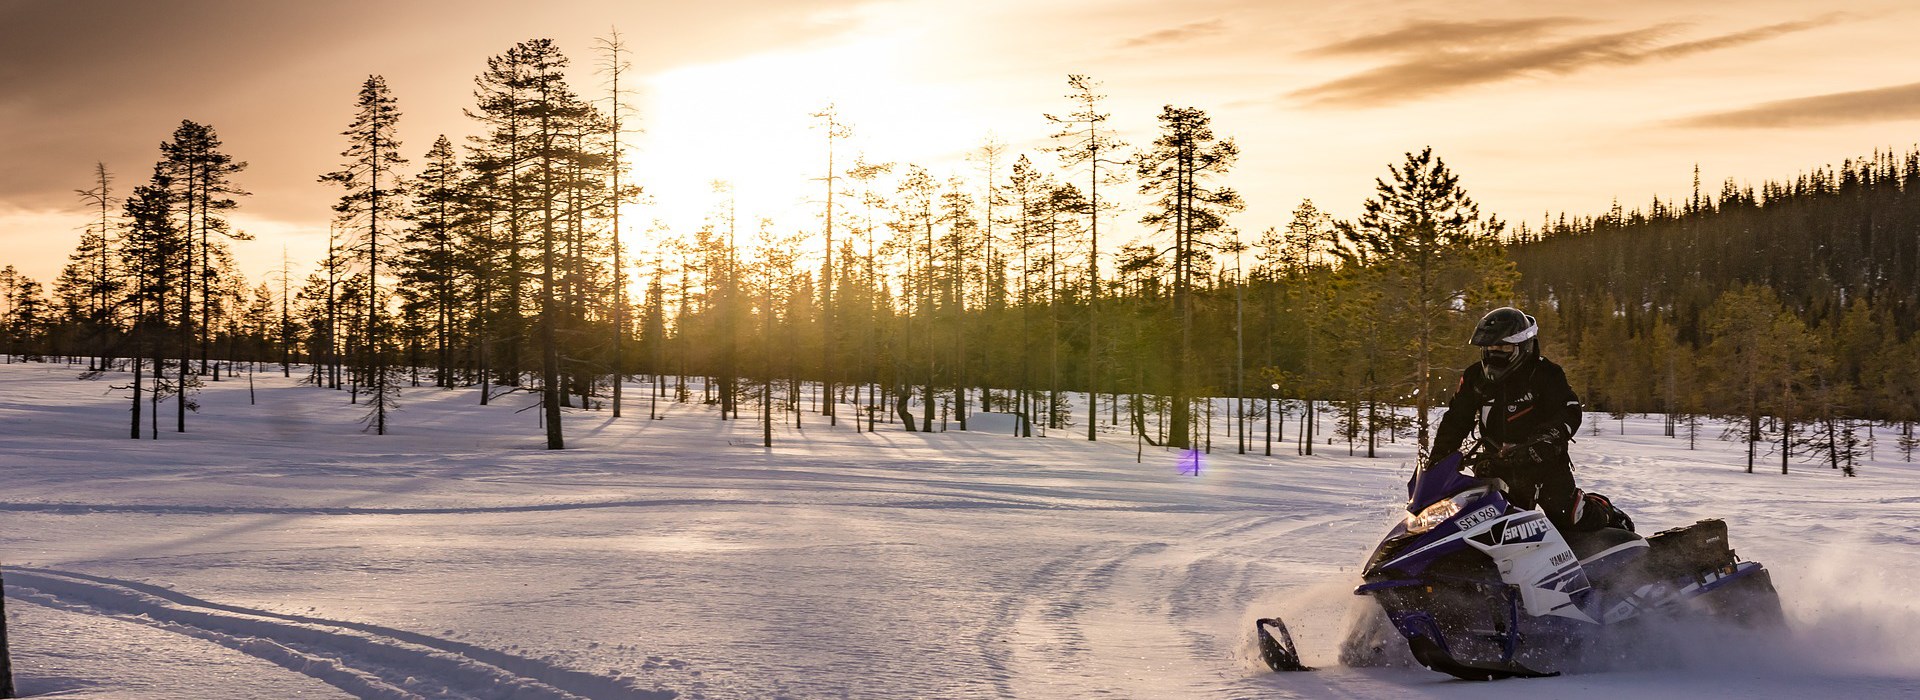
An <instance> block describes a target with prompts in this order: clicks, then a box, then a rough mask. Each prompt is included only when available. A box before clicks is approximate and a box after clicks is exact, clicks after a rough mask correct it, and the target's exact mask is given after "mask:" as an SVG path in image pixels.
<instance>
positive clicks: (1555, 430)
mask: <svg viewBox="0 0 1920 700" xmlns="http://www.w3.org/2000/svg"><path fill="white" fill-rule="evenodd" d="M1566 451H1567V429H1566V428H1564V427H1561V426H1558V425H1556V426H1552V427H1549V428H1547V429H1546V430H1542V431H1540V434H1539V435H1535V436H1533V439H1532V440H1528V441H1526V442H1523V443H1520V444H1518V445H1514V446H1513V447H1509V448H1507V449H1505V450H1501V451H1500V456H1502V457H1508V458H1514V459H1523V460H1525V461H1527V462H1530V463H1534V464H1538V463H1541V462H1545V461H1547V460H1550V459H1553V458H1555V457H1558V456H1559V455H1560V454H1561V453H1564V452H1566Z"/></svg>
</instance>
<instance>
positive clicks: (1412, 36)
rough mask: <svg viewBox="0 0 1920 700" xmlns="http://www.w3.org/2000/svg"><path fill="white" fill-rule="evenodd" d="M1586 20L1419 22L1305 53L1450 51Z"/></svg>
mask: <svg viewBox="0 0 1920 700" xmlns="http://www.w3.org/2000/svg"><path fill="white" fill-rule="evenodd" d="M1586 21H1587V20H1583V19H1580V18H1577V17H1532V18H1527V19H1488V20H1479V21H1474V22H1448V21H1417V22H1412V23H1409V24H1407V25H1406V26H1404V27H1401V28H1399V29H1395V30H1393V31H1389V32H1385V33H1381V34H1369V35H1367V36H1362V37H1355V38H1352V39H1347V40H1344V41H1338V42H1335V43H1332V44H1327V45H1325V46H1321V47H1318V48H1313V49H1308V50H1306V51H1304V52H1302V53H1303V54H1304V55H1308V56H1341V55H1352V54H1370V53H1407V52H1411V51H1414V50H1420V49H1432V48H1447V47H1452V46H1457V45H1459V44H1461V43H1463V42H1469V41H1489V40H1497V39H1506V38H1511V37H1515V36H1530V35H1534V34H1537V33H1539V32H1541V31H1542V30H1547V29H1554V28H1558V27H1564V26H1567V25H1572V24H1581V23H1584V22H1586Z"/></svg>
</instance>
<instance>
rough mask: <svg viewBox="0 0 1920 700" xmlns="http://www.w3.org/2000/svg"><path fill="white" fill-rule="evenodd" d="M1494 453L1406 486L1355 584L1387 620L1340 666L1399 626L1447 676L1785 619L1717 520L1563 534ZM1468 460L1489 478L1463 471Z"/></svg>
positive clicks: (1374, 649) (1526, 669) (1359, 639)
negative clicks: (1648, 533) (1680, 630)
mask: <svg viewBox="0 0 1920 700" xmlns="http://www.w3.org/2000/svg"><path fill="white" fill-rule="evenodd" d="M1493 462H1494V460H1491V459H1488V458H1487V455H1486V453H1485V452H1484V451H1482V450H1478V449H1470V450H1468V452H1467V454H1462V453H1460V452H1455V453H1453V454H1450V455H1448V456H1446V457H1445V458H1442V459H1440V460H1438V461H1436V462H1434V463H1433V464H1432V465H1431V466H1429V467H1428V468H1426V469H1423V470H1420V471H1418V472H1416V473H1415V474H1414V476H1413V477H1412V478H1411V479H1409V480H1408V481H1407V495H1408V501H1407V512H1408V515H1407V516H1406V517H1405V518H1403V519H1402V520H1401V522H1400V523H1398V524H1396V525H1394V527H1393V529H1392V531H1390V532H1388V533H1387V537H1386V539H1385V540H1383V541H1382V542H1381V543H1380V545H1379V546H1378V547H1377V548H1376V549H1375V550H1374V552H1373V555H1372V556H1371V557H1369V558H1368V559H1367V563H1366V566H1365V568H1364V569H1363V570H1362V578H1363V582H1362V584H1361V585H1360V586H1359V587H1358V588H1356V589H1354V593H1355V594H1356V595H1361V596H1368V597H1370V598H1371V599H1372V600H1373V601H1374V602H1375V603H1377V609H1376V610H1374V611H1373V615H1374V617H1376V618H1383V619H1382V622H1383V623H1384V624H1380V625H1375V626H1370V625H1365V624H1362V625H1359V626H1357V627H1356V629H1355V630H1353V631H1350V633H1349V637H1348V639H1347V640H1346V641H1345V642H1343V643H1342V650H1341V657H1342V662H1343V663H1348V664H1349V665H1363V664H1364V663H1366V662H1365V659H1369V658H1380V657H1381V656H1383V655H1384V654H1385V652H1386V650H1385V649H1384V647H1385V646H1386V645H1389V644H1392V643H1395V640H1393V639H1392V638H1391V637H1392V636H1393V635H1394V634H1395V633H1398V636H1400V637H1404V638H1405V640H1406V644H1407V647H1408V650H1409V651H1411V653H1412V656H1413V659H1414V661H1416V662H1418V663H1419V664H1420V665H1421V666H1425V667H1426V668H1428V669H1431V670H1434V671H1439V672H1441V673H1445V674H1448V675H1451V676H1454V677H1457V678H1462V679H1469V680H1494V679H1499V678H1510V677H1540V676H1554V675H1559V673H1561V672H1562V671H1563V670H1570V669H1578V668H1584V667H1588V666H1594V665H1599V664H1602V663H1604V659H1605V658H1607V655H1608V654H1610V653H1612V652H1611V651H1610V650H1618V649H1620V648H1622V647H1623V646H1624V647H1631V646H1632V645H1634V644H1636V643H1637V641H1647V640H1646V639H1645V638H1646V637H1648V636H1650V635H1651V634H1653V633H1654V630H1657V629H1658V627H1657V625H1659V624H1664V623H1678V624H1687V623H1689V622H1697V621H1699V620H1700V619H1702V618H1704V619H1708V620H1716V621H1721V622H1725V623H1731V624H1736V625H1741V626H1745V627H1754V628H1770V627H1778V626H1781V625H1783V624H1784V616H1783V614H1782V612H1781V609H1780V599H1779V596H1778V594H1777V593H1776V592H1775V591H1774V588H1773V582H1772V578H1771V576H1770V574H1768V572H1767V569H1766V567H1764V566H1761V565H1760V564H1759V563H1757V562H1752V561H1743V560H1741V559H1740V558H1739V557H1738V556H1737V555H1736V554H1735V553H1734V551H1733V549H1731V548H1730V547H1729V546H1728V543H1727V527H1726V523H1725V522H1724V521H1721V520H1717V519H1716V520H1702V521H1699V522H1697V523H1694V524H1693V525H1689V526H1686V527H1680V528H1674V529H1671V530H1666V531H1663V532H1660V533H1658V534H1655V535H1653V536H1652V537H1645V538H1643V537H1641V536H1640V535H1638V534H1635V533H1633V532H1632V531H1629V530H1625V529H1619V528H1601V529H1599V530H1596V531H1593V532H1578V533H1564V534H1563V533H1561V532H1560V531H1559V529H1558V528H1556V527H1554V525H1553V523H1551V522H1549V521H1548V520H1547V517H1546V514H1544V513H1542V512H1540V511H1538V510H1522V509H1520V508H1517V507H1515V506H1514V505H1513V504H1512V503H1510V502H1509V501H1508V500H1507V494H1506V488H1507V487H1506V482H1505V481H1502V480H1501V479H1499V478H1497V473H1495V470H1494V468H1493V466H1492V463H1493ZM1468 466H1473V467H1474V470H1473V471H1474V473H1475V474H1486V476H1484V477H1482V476H1470V475H1468V474H1466V473H1463V469H1465V468H1466V467H1468ZM1381 613H1384V614H1381ZM1254 633H1255V635H1256V636H1257V637H1258V640H1259V647H1260V654H1261V658H1262V659H1263V660H1264V661H1265V662H1266V664H1267V665H1268V666H1269V667H1271V668H1272V669H1273V670H1275V671H1302V670H1310V669H1308V668H1307V667H1306V666H1304V665H1302V664H1301V662H1300V655H1299V652H1298V649H1297V648H1296V647H1295V646H1294V643H1293V638H1292V636H1291V635H1290V634H1289V633H1288V631H1287V627H1286V623H1285V622H1284V621H1282V620H1280V619H1278V618H1263V619H1260V620H1258V621H1256V622H1255V625H1254ZM1636 637H1639V638H1640V639H1638V640H1636Z"/></svg>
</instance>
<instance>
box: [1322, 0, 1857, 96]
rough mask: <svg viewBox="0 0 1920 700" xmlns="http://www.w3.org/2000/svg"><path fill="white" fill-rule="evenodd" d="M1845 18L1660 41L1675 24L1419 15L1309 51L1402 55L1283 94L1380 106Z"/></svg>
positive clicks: (1689, 51) (1722, 45)
mask: <svg viewBox="0 0 1920 700" xmlns="http://www.w3.org/2000/svg"><path fill="white" fill-rule="evenodd" d="M1842 17H1843V15H1841V14H1839V13H1834V14H1828V15H1823V16H1820V17H1815V18H1812V19H1806V20H1797V21H1793V22H1781V23H1777V24H1770V25H1766V26H1762V27H1755V28H1752V29H1746V30H1742V31H1738V32H1732V33H1727V34H1720V35H1716V36H1711V37H1707V38H1705V39H1696V40H1692V41H1683V42H1677V43H1668V44H1661V43H1660V42H1661V40H1662V39H1664V38H1665V37H1667V36H1668V35H1670V34H1672V33H1673V32H1675V31H1677V29H1678V27H1676V26H1674V25H1655V26H1651V27H1645V28H1641V29H1634V30H1630V31H1623V32H1614V33H1610V34H1593V35H1587V36H1578V37H1574V38H1570V39H1549V38H1547V37H1546V36H1544V35H1546V34H1550V33H1552V30H1554V29H1556V28H1559V27H1564V26H1567V25H1570V24H1575V23H1578V22H1579V21H1580V20H1576V19H1570V18H1562V17H1546V18H1537V19H1531V20H1497V21H1485V22H1421V23H1415V24H1410V25H1407V26H1405V27H1401V28H1399V29H1394V30H1391V31H1388V32H1384V33H1381V34H1375V35H1370V36H1364V37H1358V38H1355V39H1348V40H1345V41H1342V42H1339V43H1335V44H1329V45H1326V46H1322V47H1319V48H1317V49H1313V50H1310V51H1308V52H1307V53H1308V54H1310V55H1346V54H1393V55H1398V56H1401V57H1402V58H1401V59H1400V60H1398V61H1396V62H1394V63H1389V64H1387V65H1383V66H1379V67H1376V68H1372V69H1369V70H1365V71H1362V72H1360V73H1357V74H1354V75H1350V76H1347V77H1344V78H1339V79H1336V80H1332V81H1328V82H1325V83H1321V84H1319V85H1312V86H1309V87H1305V88H1301V89H1299V90H1295V91H1294V92H1292V93H1290V94H1289V95H1288V96H1289V97H1292V98H1294V99H1295V100H1299V101H1301V102H1304V103H1305V104H1307V105H1309V106H1315V107H1349V108H1364V107H1377V106H1382V105H1387V104H1393V103H1398V102H1406V101H1409V100H1414V99H1418V98H1421V97H1428V96H1432V95H1438V94H1442V93H1447V92H1452V91H1455V90H1459V89H1463V88H1467V87H1471V86H1475V85H1483V84H1487V83H1495V82H1501V81H1506V80H1513V79H1517V78H1522V77H1527V76H1538V75H1567V74H1571V73H1576V72H1580V71H1584V70H1589V69H1593V68H1597V67H1602V66H1627V65H1634V64H1639V63H1648V62H1653V61H1667V60H1673V59H1677V58H1681V57H1684V56H1690V55H1694V54H1699V53H1706V52H1709V51H1719V50H1722V49H1729V48H1733V47H1737V46H1743V45H1746V44H1751V43H1755V42H1759V41H1764V40H1767V39H1771V38H1774V37H1777V36H1782V35H1785V34H1791V33H1794V32H1800V31H1805V30H1808V29H1813V28H1815V27H1821V26H1825V25H1829V24H1833V23H1834V22H1837V21H1839V20H1840V19H1841V18H1842ZM1496 40H1506V41H1504V42H1502V41H1496Z"/></svg>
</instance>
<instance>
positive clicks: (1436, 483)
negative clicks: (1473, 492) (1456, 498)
mask: <svg viewBox="0 0 1920 700" xmlns="http://www.w3.org/2000/svg"><path fill="white" fill-rule="evenodd" d="M1462 461H1463V458H1462V457H1461V456H1460V453H1458V452H1455V453H1453V454H1450V455H1447V456H1445V457H1442V458H1440V459H1439V460H1438V461H1436V462H1434V463H1433V464H1431V465H1429V466H1428V467H1427V468H1426V469H1422V470H1420V471H1418V472H1415V473H1414V475H1413V478H1412V479H1409V480H1407V512H1408V513H1415V514H1418V513H1419V512H1420V511H1423V510H1426V509H1427V506H1430V505H1433V504H1435V503H1439V502H1440V501H1444V500H1446V499H1448V498H1452V497H1453V495H1454V494H1456V493H1460V492H1461V491H1465V490H1467V489H1471V488H1474V487H1476V486H1479V485H1481V481H1480V480H1479V479H1476V478H1473V477H1471V476H1467V475H1466V474H1462V473H1460V468H1461V463H1462Z"/></svg>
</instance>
